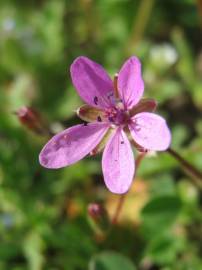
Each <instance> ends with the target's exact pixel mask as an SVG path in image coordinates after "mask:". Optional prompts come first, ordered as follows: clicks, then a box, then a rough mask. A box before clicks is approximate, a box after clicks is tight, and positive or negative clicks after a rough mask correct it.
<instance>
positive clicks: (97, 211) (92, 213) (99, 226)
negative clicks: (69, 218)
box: [88, 203, 110, 234]
mask: <svg viewBox="0 0 202 270" xmlns="http://www.w3.org/2000/svg"><path fill="white" fill-rule="evenodd" d="M88 215H89V221H90V224H91V226H92V228H93V229H94V230H95V232H96V233H99V234H100V233H103V232H106V231H107V230H108V228H109V226H110V220H109V216H108V213H107V211H106V209H105V208H104V207H103V206H102V205H101V204H99V203H90V204H89V205H88Z"/></svg>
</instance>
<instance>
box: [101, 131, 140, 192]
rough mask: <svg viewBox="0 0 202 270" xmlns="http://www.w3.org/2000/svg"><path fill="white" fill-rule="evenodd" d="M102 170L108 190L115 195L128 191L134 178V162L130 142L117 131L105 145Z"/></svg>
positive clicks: (122, 133) (123, 134)
mask: <svg viewBox="0 0 202 270" xmlns="http://www.w3.org/2000/svg"><path fill="white" fill-rule="evenodd" d="M102 170H103V175H104V181H105V184H106V186H107V187H108V189H109V190H110V191H111V192H113V193H117V194H122V193H125V192H127V191H128V189H129V187H130V185H131V183H132V180H133V176H134V170H135V162H134V157H133V152H132V148H131V146H130V142H129V140H128V138H127V137H126V135H125V133H124V132H123V131H121V130H120V129H118V130H117V131H115V134H114V135H113V136H112V137H111V138H110V140H109V142H108V143H107V145H106V147H105V150H104V153H103V157H102Z"/></svg>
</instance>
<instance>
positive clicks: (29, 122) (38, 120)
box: [15, 106, 51, 135]
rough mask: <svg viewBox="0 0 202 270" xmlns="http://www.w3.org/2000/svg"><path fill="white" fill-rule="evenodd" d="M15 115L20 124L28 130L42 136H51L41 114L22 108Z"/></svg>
mask: <svg viewBox="0 0 202 270" xmlns="http://www.w3.org/2000/svg"><path fill="white" fill-rule="evenodd" d="M15 114H16V115H17V117H18V119H19V121H20V123H21V124H22V125H23V126H26V127H27V128H28V129H30V130H32V131H33V132H35V133H37V134H40V135H50V133H51V132H50V131H49V129H48V127H47V125H46V124H45V121H44V120H43V119H42V117H41V115H40V113H39V112H38V111H36V110H35V109H33V108H30V107H26V106H24V107H21V108H20V109H18V110H17V111H16V112H15Z"/></svg>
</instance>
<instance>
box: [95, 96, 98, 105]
mask: <svg viewBox="0 0 202 270" xmlns="http://www.w3.org/2000/svg"><path fill="white" fill-rule="evenodd" d="M94 103H95V105H97V104H98V97H97V96H95V97H94Z"/></svg>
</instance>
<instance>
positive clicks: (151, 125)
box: [129, 112, 171, 151]
mask: <svg viewBox="0 0 202 270" xmlns="http://www.w3.org/2000/svg"><path fill="white" fill-rule="evenodd" d="M129 129H130V131H131V135H132V137H133V139H134V140H135V142H136V143H137V144H139V145H140V146H142V147H144V148H146V149H148V150H154V151H163V150H166V149H167V148H168V147H169V145H170V142H171V133H170V130H169V128H168V126H167V124H166V121H165V120H164V119H163V118H162V117H161V116H159V115H157V114H154V113H148V112H144V113H138V114H136V115H135V116H134V117H133V118H132V123H131V124H130V125H129Z"/></svg>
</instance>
